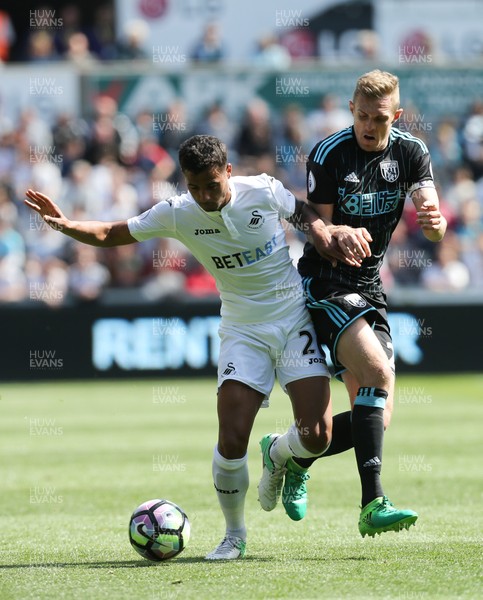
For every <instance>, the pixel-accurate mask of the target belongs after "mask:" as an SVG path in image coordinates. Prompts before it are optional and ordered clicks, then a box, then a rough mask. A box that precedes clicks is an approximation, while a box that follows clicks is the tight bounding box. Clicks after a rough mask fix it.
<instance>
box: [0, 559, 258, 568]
mask: <svg viewBox="0 0 483 600" xmlns="http://www.w3.org/2000/svg"><path fill="white" fill-rule="evenodd" d="M252 560H256V561H257V562H260V561H265V560H267V561H268V560H269V559H268V558H267V559H265V558H260V557H246V558H244V559H243V562H246V561H252ZM179 563H184V564H195V563H205V564H207V565H208V564H209V565H212V564H226V561H224V560H220V561H216V560H215V561H209V560H205V559H204V557H203V556H193V557H188V556H184V557H179V558H176V559H175V560H165V561H159V562H154V561H153V562H149V561H147V560H145V561H142V560H120V561H119V560H117V561H116V560H106V561H92V562H88V561H86V562H78V561H77V562H66V561H65V562H54V561H52V562H43V563H41V562H39V563H23V564H21V563H19V564H17V565H0V571H1V570H2V569H5V570H7V569H32V570H34V569H69V568H70V569H72V568H74V567H86V568H87V569H145V568H153V567H158V568H160V567H161V568H163V567H167V566H169V565H173V566H174V565H176V564H179Z"/></svg>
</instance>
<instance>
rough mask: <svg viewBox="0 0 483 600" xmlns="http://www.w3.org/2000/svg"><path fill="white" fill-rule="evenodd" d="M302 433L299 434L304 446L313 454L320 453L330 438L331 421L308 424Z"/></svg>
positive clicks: (325, 447)
mask: <svg viewBox="0 0 483 600" xmlns="http://www.w3.org/2000/svg"><path fill="white" fill-rule="evenodd" d="M304 433H305V434H306V435H301V439H302V443H303V445H304V447H305V448H306V449H307V450H308V451H309V452H311V453H312V454H314V455H318V454H322V453H323V452H324V451H325V450H326V449H327V447H328V445H329V444H330V441H331V439H332V421H330V422H325V421H322V422H320V423H317V424H315V425H313V426H308V427H307V428H306V429H305V431H304ZM299 435H300V432H299Z"/></svg>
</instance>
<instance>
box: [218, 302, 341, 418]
mask: <svg viewBox="0 0 483 600" xmlns="http://www.w3.org/2000/svg"><path fill="white" fill-rule="evenodd" d="M294 312H295V311H294ZM295 316H296V317H297V316H299V317H300V318H299V319H298V321H296V322H295V323H294V316H291V317H285V318H283V319H280V320H278V321H273V322H270V323H257V324H255V325H253V324H244V323H236V324H233V323H230V324H226V323H223V322H222V324H221V326H220V331H219V335H220V339H221V343H220V357H219V361H218V387H220V386H221V384H222V383H223V382H224V381H226V380H228V379H235V380H237V381H241V382H242V383H244V384H245V385H248V386H249V387H251V388H253V389H255V390H257V391H259V392H261V393H262V394H263V395H264V396H265V399H264V402H263V406H268V397H269V396H270V392H271V391H272V388H273V385H274V382H275V373H276V374H277V379H278V381H279V383H280V385H281V386H282V388H283V390H284V391H285V392H286V391H287V387H286V386H287V384H288V383H290V382H291V381H297V380H298V379H305V378H306V377H330V375H329V370H328V368H327V363H326V361H325V354H324V352H323V350H322V349H321V348H319V346H318V344H317V338H316V335H315V331H314V326H313V325H312V320H311V318H310V315H309V313H308V311H305V310H303V311H302V312H301V314H298V315H297V314H296V315H295Z"/></svg>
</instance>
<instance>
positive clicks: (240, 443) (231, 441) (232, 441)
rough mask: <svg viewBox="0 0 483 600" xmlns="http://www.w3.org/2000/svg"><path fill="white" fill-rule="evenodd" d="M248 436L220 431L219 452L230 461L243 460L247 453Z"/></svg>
mask: <svg viewBox="0 0 483 600" xmlns="http://www.w3.org/2000/svg"><path fill="white" fill-rule="evenodd" d="M247 448H248V436H247V435H246V434H245V433H243V432H240V431H236V430H233V431H220V433H219V436H218V451H219V453H220V454H221V455H222V456H223V457H225V458H228V459H229V460H233V459H235V458H242V457H243V456H245V454H246V453H247Z"/></svg>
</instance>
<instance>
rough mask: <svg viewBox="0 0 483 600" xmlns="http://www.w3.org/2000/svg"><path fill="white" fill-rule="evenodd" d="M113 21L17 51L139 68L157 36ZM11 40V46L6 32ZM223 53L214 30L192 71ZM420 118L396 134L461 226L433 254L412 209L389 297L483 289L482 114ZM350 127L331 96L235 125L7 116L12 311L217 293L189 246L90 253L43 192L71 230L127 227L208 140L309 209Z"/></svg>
mask: <svg viewBox="0 0 483 600" xmlns="http://www.w3.org/2000/svg"><path fill="white" fill-rule="evenodd" d="M72 6H74V5H72ZM109 10H111V9H110V7H109V4H106V5H100V7H99V11H98V13H97V19H96V21H95V23H94V24H93V26H92V27H91V28H90V29H89V30H84V29H82V28H80V26H79V23H78V19H79V10H78V9H77V10H71V12H69V11H67V12H64V13H63V15H62V17H63V19H64V25H63V27H62V29H61V30H60V31H42V30H35V31H31V32H30V33H29V37H28V38H27V39H25V40H24V43H22V44H20V45H19V44H17V48H20V52H21V53H23V58H24V59H25V60H27V61H46V60H59V59H61V58H62V57H63V58H64V59H65V58H66V57H67V56H70V57H71V59H72V60H73V58H72V57H73V56H74V55H76V59H75V60H76V61H77V62H78V63H79V64H88V62H89V61H97V60H103V59H109V58H140V57H141V50H140V48H141V46H142V43H141V40H142V39H143V36H145V35H146V32H145V31H143V28H142V26H141V25H140V24H139V23H138V24H137V25H136V24H134V25H133V24H130V29H128V30H126V31H125V35H124V36H123V38H122V39H121V40H116V39H115V38H114V34H113V31H114V29H113V27H112V14H110V13H109ZM0 18H1V14H0ZM3 31H4V35H7V37H8V28H6V29H4V30H3ZM5 32H6V33H5ZM12 36H13V33H12V34H11V38H12V39H11V43H13V37H12ZM96 40H97V41H96ZM218 41H219V38H218V37H217V32H216V30H212V29H210V28H209V27H207V30H206V31H205V32H204V34H203V36H202V37H201V39H200V43H199V44H198V45H197V46H196V47H194V48H193V54H192V60H193V61H206V62H216V61H218V60H220V58H221V57H222V56H223V49H222V48H221V47H220V46H219V44H218ZM80 50H82V52H81V51H80ZM86 50H87V53H86ZM259 50H260V53H259V58H260V61H265V62H264V64H266V65H269V66H270V65H271V66H274V67H276V66H278V67H281V68H283V66H284V65H285V66H286V63H284V61H287V60H289V57H288V59H287V56H286V55H284V54H283V52H281V51H280V48H278V47H277V45H276V41H274V40H273V39H270V38H268V37H267V38H266V39H264V40H262V41H261V43H260V49H259ZM0 52H2V53H3V54H2V58H3V60H6V58H7V59H8V52H9V44H3V45H2V43H1V40H0ZM81 56H82V58H80V57H81ZM418 115H419V112H418V108H417V106H405V112H404V114H403V117H402V118H401V120H400V122H399V125H398V126H399V127H400V129H402V130H404V131H408V132H409V133H412V134H414V135H417V136H418V137H420V138H422V139H423V140H424V141H425V142H426V143H427V145H428V146H429V148H430V151H431V156H432V162H433V168H434V173H435V180H436V182H437V185H438V191H439V197H440V200H441V207H442V212H443V213H444V214H445V216H446V218H447V220H448V224H449V227H448V232H447V234H446V236H445V238H444V240H443V241H442V242H441V243H439V244H431V243H428V242H427V241H426V240H425V238H424V237H423V236H422V235H421V232H420V230H419V227H418V226H417V224H416V215H415V209H414V206H413V205H412V203H411V202H410V201H406V204H405V210H404V214H403V218H402V220H401V223H400V225H399V226H398V228H397V229H396V231H395V233H394V236H393V240H392V242H391V244H390V246H389V251H388V253H387V256H386V261H385V264H384V267H383V272H382V275H383V279H384V283H385V286H386V288H387V289H391V288H392V289H395V288H396V289H397V288H398V287H399V288H400V287H407V286H417V287H418V288H419V289H428V290H434V291H436V292H443V293H444V292H453V291H459V290H463V291H464V290H468V289H475V288H480V289H481V290H483V232H482V227H481V224H482V215H483V102H482V103H476V104H474V105H473V106H471V107H470V108H469V109H468V111H467V114H466V115H465V116H464V117H463V118H462V119H455V118H454V117H451V116H448V118H443V119H439V120H438V121H437V122H436V121H433V122H430V123H428V122H427V121H426V122H425V123H422V122H421V121H420V119H419V118H418ZM428 117H429V116H428V115H427V116H426V118H428ZM351 124H352V116H351V114H350V112H349V111H348V109H347V108H346V107H343V106H341V104H340V101H339V98H337V97H336V96H332V95H327V96H325V97H324V98H322V99H321V102H320V106H319V107H317V108H316V109H314V110H307V109H306V108H305V107H304V106H303V104H302V103H294V104H292V105H289V106H287V107H286V108H285V109H284V110H283V111H281V112H276V111H274V110H273V109H271V108H270V106H269V105H268V104H267V103H266V102H265V101H264V100H262V99H260V98H254V99H252V100H251V101H250V102H249V103H248V104H247V106H246V107H245V111H244V114H240V117H239V118H238V119H236V120H233V119H232V118H230V116H229V115H228V112H227V107H225V106H223V105H222V104H220V103H215V104H213V105H211V106H209V107H208V108H207V109H206V110H205V112H204V114H202V115H201V116H194V115H191V114H189V111H188V109H187V107H186V105H185V103H184V101H183V99H182V98H179V99H177V100H175V101H174V102H173V103H172V104H171V106H170V107H169V109H168V110H167V111H166V112H164V113H158V114H152V113H150V112H141V113H139V114H137V115H136V116H135V117H134V118H130V117H129V116H127V115H126V114H123V113H122V112H120V111H119V107H118V105H117V103H116V101H115V100H114V99H113V98H111V97H109V96H108V95H100V96H98V97H97V98H96V99H95V101H94V103H93V106H92V107H91V112H90V114H89V116H88V117H85V118H83V117H78V116H74V115H71V114H59V115H58V116H57V118H56V120H55V122H54V123H53V124H52V125H49V124H48V123H47V122H46V121H45V120H44V119H43V118H42V115H41V114H38V113H37V112H36V111H35V110H34V109H28V110H25V111H23V112H22V113H21V114H20V115H19V117H18V119H17V122H15V123H12V122H8V121H6V120H3V119H1V118H0V302H4V303H5V302H10V303H17V302H26V303H29V302H30V303H33V302H42V303H45V304H48V305H50V306H59V305H62V304H65V303H72V302H76V303H78V302H96V301H101V302H104V301H105V302H122V301H132V300H133V299H136V300H138V301H142V300H144V301H150V302H155V301H157V300H159V299H161V298H163V297H165V296H172V295H177V294H189V295H191V296H192V297H204V296H209V295H216V293H217V292H216V288H215V286H214V282H213V279H212V277H211V276H210V275H209V274H208V273H207V272H206V271H205V270H204V269H203V268H202V267H201V266H200V265H199V264H198V263H197V261H196V260H195V259H194V258H193V257H192V256H191V255H190V253H189V252H187V251H186V249H185V248H184V246H182V245H181V244H179V243H178V242H176V241H173V240H169V239H158V240H154V241H149V242H144V243H143V244H134V245H128V246H123V247H119V248H111V249H97V248H94V247H89V246H85V245H82V244H79V243H77V242H74V241H72V240H71V239H70V238H68V237H66V236H64V235H61V234H59V233H58V232H57V231H54V230H52V229H51V228H49V227H48V226H47V225H46V224H45V223H44V222H43V221H42V219H41V218H40V217H39V216H38V215H37V214H36V213H34V212H32V211H31V210H29V209H28V208H27V207H26V206H25V205H24V204H23V202H22V201H23V198H24V195H25V191H26V190H27V189H28V188H33V189H36V190H40V191H42V192H44V193H45V194H47V195H49V196H50V197H51V198H53V199H54V200H55V202H56V203H57V204H58V205H59V206H60V207H61V208H62V210H63V211H64V212H65V214H66V215H67V216H68V217H69V218H72V219H99V220H109V221H115V220H121V219H126V218H129V217H131V216H134V215H136V214H139V213H140V212H142V211H144V210H146V209H148V208H149V207H150V206H152V205H153V204H155V203H156V202H159V201H161V200H163V199H165V198H168V197H170V196H172V195H175V194H178V193H182V192H183V191H184V190H185V187H184V185H185V184H184V180H183V177H182V174H181V173H180V170H179V167H178V164H177V151H178V148H179V145H180V143H181V142H182V141H183V140H185V139H187V138H188V137H189V136H191V135H193V134H195V133H203V134H211V135H215V136H217V137H219V138H220V139H222V140H223V141H224V142H225V143H226V144H227V146H228V148H229V159H230V162H232V164H233V166H234V173H235V174H245V175H251V174H258V173H261V172H267V173H269V174H271V175H274V176H275V177H277V178H279V179H280V180H281V181H282V182H283V183H284V184H285V185H286V186H287V187H288V188H289V189H291V190H292V191H293V192H294V193H295V195H296V196H298V197H300V198H305V173H306V167H305V162H306V158H307V155H308V154H309V152H310V150H311V148H312V147H313V146H314V144H315V143H316V142H317V141H319V140H321V139H323V138H325V137H326V136H328V135H330V134H331V133H333V132H335V131H337V130H339V129H341V128H344V127H347V126H349V125H351ZM287 236H288V239H289V242H290V246H291V255H292V258H293V260H294V262H295V263H296V262H297V260H298V258H299V256H300V255H301V253H302V251H303V246H304V238H303V236H301V234H299V233H298V232H296V231H294V230H293V229H292V228H291V227H290V226H288V225H287Z"/></svg>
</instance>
